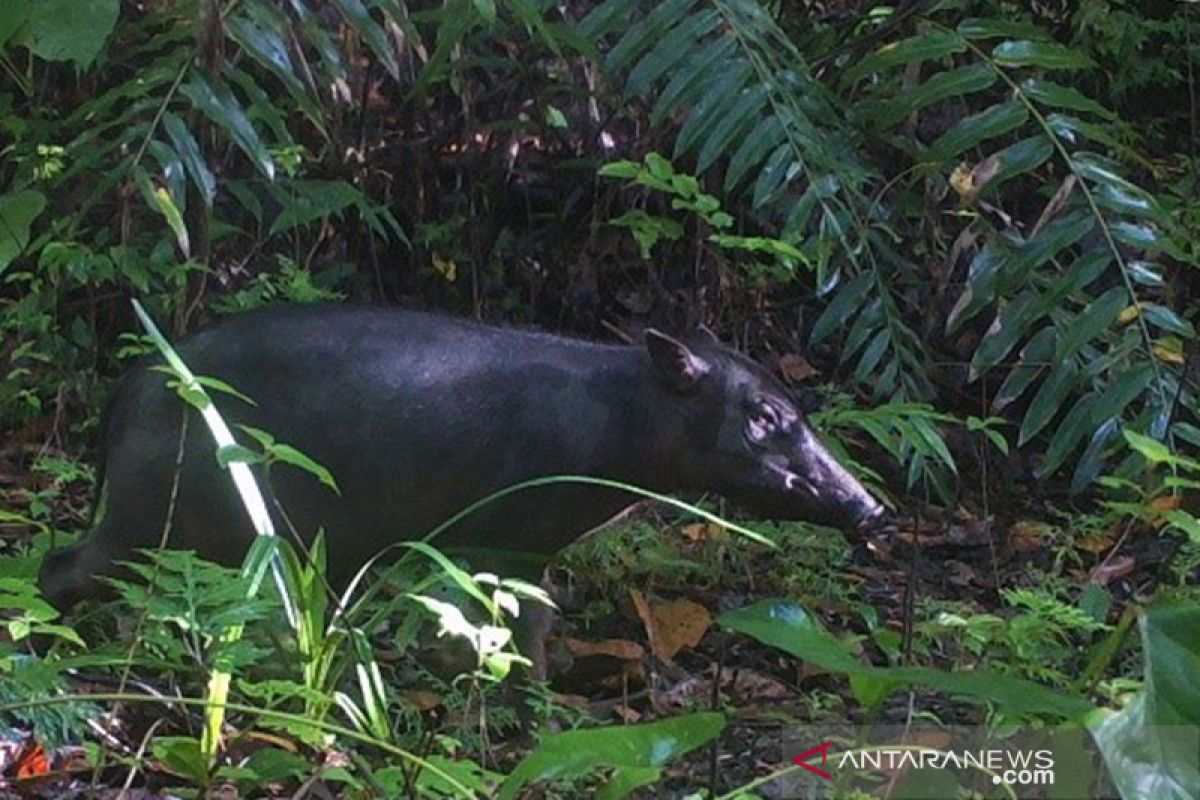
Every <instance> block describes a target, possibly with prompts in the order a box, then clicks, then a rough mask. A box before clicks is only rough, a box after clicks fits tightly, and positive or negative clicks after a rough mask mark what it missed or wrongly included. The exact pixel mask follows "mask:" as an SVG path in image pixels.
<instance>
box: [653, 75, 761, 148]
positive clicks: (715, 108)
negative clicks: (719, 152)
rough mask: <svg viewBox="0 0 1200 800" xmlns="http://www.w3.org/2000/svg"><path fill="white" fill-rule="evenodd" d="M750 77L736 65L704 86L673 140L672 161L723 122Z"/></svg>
mask: <svg viewBox="0 0 1200 800" xmlns="http://www.w3.org/2000/svg"><path fill="white" fill-rule="evenodd" d="M749 77H750V67H749V66H748V65H746V64H737V65H735V66H734V67H732V68H731V69H728V70H725V71H724V72H722V73H721V75H720V77H718V78H717V79H716V80H714V81H713V82H712V83H710V84H708V85H707V86H705V88H704V95H703V96H702V97H701V98H700V100H699V101H698V102H697V103H696V105H695V106H693V107H692V113H691V114H689V115H688V118H687V121H686V122H684V123H683V127H682V128H680V130H679V134H678V135H677V136H676V137H675V152H674V157H675V158H679V157H680V156H682V155H683V154H684V153H686V152H688V151H689V150H690V149H691V148H692V146H693V145H694V144H695V143H696V142H697V141H698V140H699V138H700V136H701V135H705V134H708V133H709V132H710V131H711V130H712V128H713V126H715V125H716V124H717V122H718V121H719V120H722V119H726V115H727V114H728V112H730V111H731V110H732V108H733V105H734V104H735V103H736V102H737V101H738V99H739V96H740V95H741V92H740V91H739V90H740V88H741V87H742V86H743V85H744V84H745V83H746V80H747V79H748V78H749ZM759 96H760V97H761V96H762V95H761V94H760V95H759Z"/></svg>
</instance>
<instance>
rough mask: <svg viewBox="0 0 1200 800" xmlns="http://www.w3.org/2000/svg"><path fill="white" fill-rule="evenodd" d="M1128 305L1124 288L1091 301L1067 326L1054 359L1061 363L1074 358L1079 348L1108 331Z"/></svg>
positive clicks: (1118, 287) (1126, 292)
mask: <svg viewBox="0 0 1200 800" xmlns="http://www.w3.org/2000/svg"><path fill="white" fill-rule="evenodd" d="M1128 304H1129V292H1128V291H1126V289H1125V287H1124V286H1114V287H1112V288H1111V289H1109V290H1108V291H1107V292H1105V293H1104V294H1102V295H1100V296H1099V297H1098V298H1096V299H1095V300H1092V301H1091V302H1090V303H1088V305H1087V307H1086V308H1085V309H1084V310H1083V311H1082V312H1080V313H1079V315H1078V316H1076V317H1075V319H1074V320H1072V322H1071V324H1070V325H1069V326H1067V329H1066V331H1065V332H1064V333H1063V335H1062V338H1061V339H1059V342H1058V350H1057V352H1056V353H1055V358H1056V359H1058V360H1060V361H1061V360H1063V359H1065V358H1070V357H1071V356H1074V355H1075V353H1076V352H1078V350H1079V348H1081V347H1083V345H1085V344H1087V343H1088V342H1090V341H1092V340H1093V339H1095V338H1096V337H1098V336H1099V335H1100V334H1102V333H1104V331H1106V330H1108V329H1109V327H1110V326H1112V324H1113V322H1115V321H1116V319H1117V315H1118V314H1120V313H1121V309H1123V308H1125V307H1126V306H1127V305H1128Z"/></svg>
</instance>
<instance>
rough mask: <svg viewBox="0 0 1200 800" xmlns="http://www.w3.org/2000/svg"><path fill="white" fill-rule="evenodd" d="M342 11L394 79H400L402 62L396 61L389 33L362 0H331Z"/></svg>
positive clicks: (343, 15)
mask: <svg viewBox="0 0 1200 800" xmlns="http://www.w3.org/2000/svg"><path fill="white" fill-rule="evenodd" d="M329 2H330V3H331V4H332V5H333V6H334V7H335V8H337V10H338V11H340V12H341V13H342V17H343V18H345V20H346V22H347V23H348V24H349V25H350V27H351V28H353V29H354V30H355V31H357V32H358V35H359V36H361V37H362V38H363V41H364V42H366V43H367V47H369V48H371V52H373V53H374V54H375V55H376V57H377V58H378V59H379V60H380V61H381V62H383V66H384V68H385V69H386V70H387V71H388V74H389V75H391V76H392V80H397V81H398V80H400V63H399V62H398V61H396V53H395V51H394V50H393V49H392V43H391V42H390V41H389V40H388V36H387V33H385V32H384V30H383V28H382V27H380V26H379V24H378V23H377V22H375V20H373V19H371V13H370V12H369V11H368V10H367V7H366V6H364V5H363V4H362V2H361V0H329Z"/></svg>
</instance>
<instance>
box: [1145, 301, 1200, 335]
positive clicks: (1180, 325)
mask: <svg viewBox="0 0 1200 800" xmlns="http://www.w3.org/2000/svg"><path fill="white" fill-rule="evenodd" d="M1141 313H1142V316H1143V317H1144V318H1145V320H1146V322H1147V323H1149V324H1150V325H1153V326H1154V327H1156V328H1159V329H1160V330H1164V331H1167V332H1168V333H1177V334H1179V335H1180V336H1183V337H1186V338H1188V339H1191V338H1193V337H1195V335H1196V329H1195V327H1194V326H1193V325H1192V323H1190V322H1188V321H1187V320H1186V319H1183V318H1182V317H1180V316H1179V315H1178V314H1176V313H1175V312H1174V311H1173V310H1171V309H1169V308H1167V307H1166V306H1160V305H1158V304H1157V303H1147V304H1146V305H1144V306H1143V307H1142V309H1141Z"/></svg>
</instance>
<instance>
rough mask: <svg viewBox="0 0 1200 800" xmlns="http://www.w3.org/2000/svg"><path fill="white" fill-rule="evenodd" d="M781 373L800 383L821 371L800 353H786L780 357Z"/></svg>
mask: <svg viewBox="0 0 1200 800" xmlns="http://www.w3.org/2000/svg"><path fill="white" fill-rule="evenodd" d="M779 374H780V375H782V376H783V377H784V378H786V379H787V380H789V381H791V382H792V383H799V382H800V381H802V380H805V379H806V378H811V377H812V376H813V375H819V374H821V373H820V370H818V369H817V368H816V367H814V366H813V365H812V364H810V363H808V359H806V358H805V357H804V356H802V355H800V354H799V353H785V354H784V355H782V356H780V357H779Z"/></svg>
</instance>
